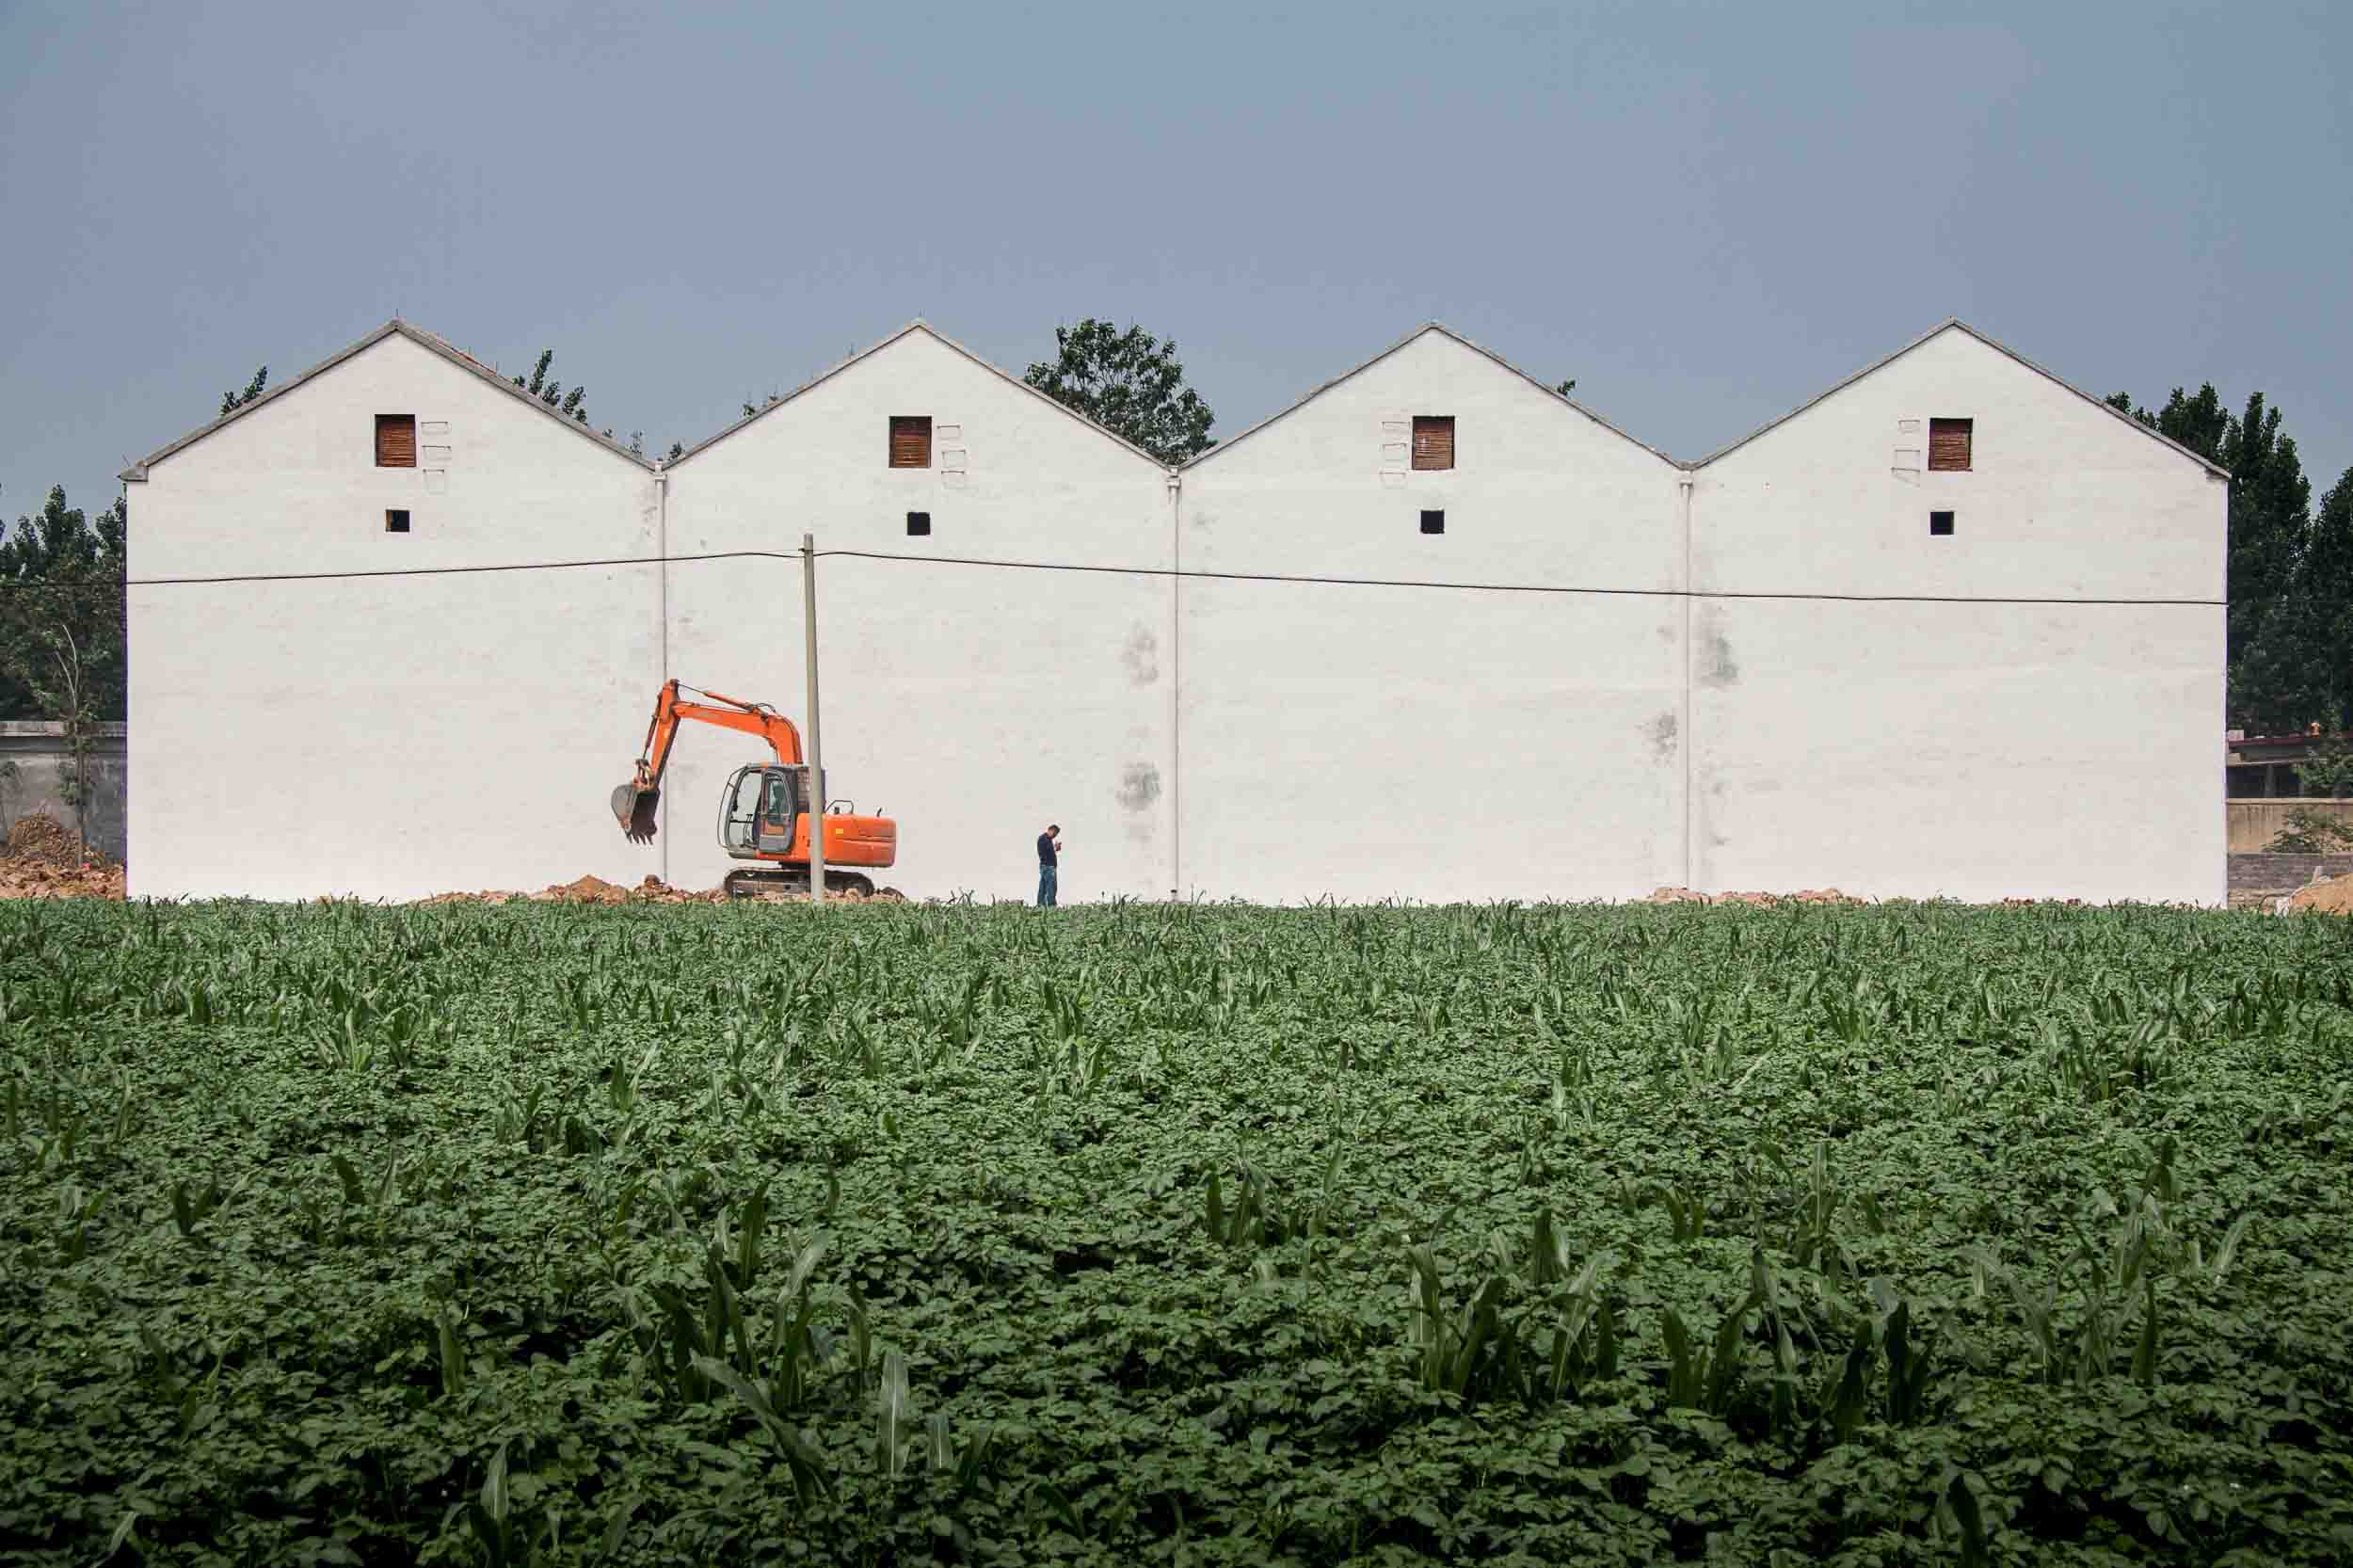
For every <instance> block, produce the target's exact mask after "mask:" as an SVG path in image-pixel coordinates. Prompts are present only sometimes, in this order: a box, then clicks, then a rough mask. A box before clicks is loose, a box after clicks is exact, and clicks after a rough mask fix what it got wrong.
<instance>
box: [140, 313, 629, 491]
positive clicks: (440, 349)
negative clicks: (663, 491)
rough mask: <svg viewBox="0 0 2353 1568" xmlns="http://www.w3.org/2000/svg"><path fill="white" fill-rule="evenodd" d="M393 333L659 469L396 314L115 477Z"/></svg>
mask: <svg viewBox="0 0 2353 1568" xmlns="http://www.w3.org/2000/svg"><path fill="white" fill-rule="evenodd" d="M393 336H399V337H403V338H406V339H408V341H409V342H410V343H413V344H416V345H417V346H418V347H420V348H423V349H426V350H428V351H430V352H432V353H434V354H437V355H439V356H440V357H441V358H442V359H444V360H448V361H449V362H450V363H451V364H453V365H456V367H457V368H458V369H460V370H462V371H465V372H466V373H467V374H469V375H471V376H478V377H480V378H481V379H482V380H484V381H486V382H488V383H489V384H490V385H491V386H493V387H496V388H497V389H498V390H499V391H501V392H504V393H506V394H507V395H508V396H509V397H512V398H515V399H516V400H518V401H519V402H521V403H524V404H527V405H529V406H530V407H531V408H536V409H537V410H538V411H539V412H540V413H542V414H544V415H546V416H547V417H548V418H550V419H552V420H553V421H555V422H556V423H557V424H561V425H563V426H564V427H565V428H566V429H568V430H570V431H572V432H573V433H574V434H576V435H580V436H584V437H585V438H587V439H588V440H591V441H593V442H595V443H596V444H597V445H598V446H600V447H601V448H603V449H604V450H605V451H607V452H609V453H611V454H612V455H613V456H616V457H618V458H620V459H621V460H622V461H623V462H628V463H634V464H636V465H637V466H638V467H639V468H642V469H646V470H648V471H651V470H653V469H654V467H655V464H654V463H653V462H652V461H651V460H650V459H648V458H647V457H645V456H641V455H639V454H637V453H634V452H632V451H631V450H630V449H629V448H628V447H625V446H623V445H622V444H621V443H620V442H618V441H616V440H609V439H607V438H606V437H605V436H603V435H602V434H600V432H598V431H595V430H592V429H590V428H589V427H588V426H587V425H585V424H582V423H581V422H580V421H578V420H573V419H566V418H565V417H564V416H563V415H562V414H560V413H557V412H556V411H555V410H554V409H553V408H550V407H549V406H548V405H546V404H544V403H542V402H540V401H539V400H538V399H537V398H536V397H534V396H532V395H531V393H530V392H526V391H525V390H524V389H522V388H521V387H519V386H517V385H515V383H514V382H512V381H509V380H508V379H507V378H506V377H505V376H501V375H500V374H499V373H498V372H497V371H495V370H492V369H491V368H490V367H489V366H488V365H486V364H484V363H483V362H482V361H481V360H477V359H475V358H474V357H473V356H472V355H471V354H468V353H467V352H465V350H463V349H461V348H458V347H457V346H456V345H455V344H451V343H449V342H448V341H446V340H445V339H442V338H440V337H437V336H436V335H434V334H433V333H431V332H428V331H426V330H425V329H424V328H422V327H417V326H414V325H412V324H410V323H408V322H406V321H403V320H401V319H400V317H398V316H394V317H393V318H392V320H390V321H388V322H386V323H385V324H384V325H383V326H381V327H378V328H376V330H374V331H373V332H370V333H368V334H367V336H365V337H363V338H361V339H360V341H359V342H357V343H354V344H350V345H349V346H347V347H344V348H342V349H339V350H337V351H336V352H335V353H333V354H330V355H328V357H327V358H326V359H324V360H320V361H319V362H318V363H317V364H314V365H312V367H311V368H310V369H308V370H306V371H304V372H303V373H302V374H301V375H299V376H296V377H295V378H294V379H293V380H291V381H286V382H282V383H280V385H278V386H275V387H272V388H271V389H269V391H267V392H264V393H263V394H262V395H261V396H259V397H257V398H255V399H254V400H253V401H252V402H250V403H247V404H244V405H242V406H240V407H238V408H232V409H230V410H229V411H228V412H227V413H225V414H223V415H221V416H220V417H219V418H218V419H216V420H214V421H212V422H211V423H209V424H200V425H198V426H197V427H196V428H195V429H193V430H191V431H189V432H188V433H187V434H186V435H184V436H183V437H181V438H180V439H179V440H176V441H173V442H172V443H171V444H169V445H168V446H165V447H162V448H159V449H158V450H157V451H155V452H153V453H152V454H150V455H149V456H145V457H142V458H140V459H139V460H138V461H137V462H136V463H133V464H132V465H131V466H130V467H129V468H127V469H124V470H123V471H122V472H120V473H119V474H117V475H116V476H115V477H116V478H118V479H120V480H121V481H122V482H123V483H124V484H126V485H143V484H145V483H147V471H148V470H149V469H151V468H152V467H154V466H155V465H156V464H157V463H160V462H162V461H163V460H164V459H165V458H167V457H168V456H172V454H174V453H176V452H180V451H182V450H184V449H185V448H187V447H191V446H194V445H195V444H196V443H197V442H199V441H200V440H203V439H204V438H205V437H207V436H209V435H211V434H212V433H213V432H214V431H216V430H218V429H221V428H222V427H223V426H226V425H231V424H235V423H236V422H237V421H239V420H241V419H243V418H245V416H246V415H248V414H249V413H251V412H252V411H253V410H254V409H256V408H266V407H267V406H268V405H270V404H272V403H275V402H277V401H278V400H279V399H280V398H281V397H283V396H285V395H286V394H287V393H288V392H293V391H294V390H295V389H296V388H297V387H300V386H304V385H307V384H308V383H310V382H312V381H313V380H316V379H317V378H318V377H319V376H324V375H326V374H327V373H328V371H330V370H333V369H334V368H335V367H336V366H337V365H340V364H342V363H343V362H344V360H349V359H352V358H354V357H356V356H358V355H359V354H360V353H362V352H363V351H365V350H367V349H370V348H373V347H375V346H376V344H379V343H382V342H383V341H384V340H385V339H386V338H389V337H393Z"/></svg>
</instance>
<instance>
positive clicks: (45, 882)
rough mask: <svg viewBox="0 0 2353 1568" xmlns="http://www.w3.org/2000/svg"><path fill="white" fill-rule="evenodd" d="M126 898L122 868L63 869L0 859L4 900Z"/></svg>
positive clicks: (38, 862) (0, 894) (37, 862)
mask: <svg viewBox="0 0 2353 1568" xmlns="http://www.w3.org/2000/svg"><path fill="white" fill-rule="evenodd" d="M122 896H123V894H122V868H121V867H120V866H101V865H88V866H76V865H65V866H60V865H58V864H56V862H55V861H51V860H18V859H14V858H9V859H0V898H111V899H119V898H120V897H122Z"/></svg>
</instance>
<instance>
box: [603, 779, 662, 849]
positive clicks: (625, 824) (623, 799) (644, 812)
mask: <svg viewBox="0 0 2353 1568" xmlns="http://www.w3.org/2000/svg"><path fill="white" fill-rule="evenodd" d="M661 804H662V791H661V789H660V788H659V787H658V786H653V785H648V786H643V787H640V786H639V785H636V784H624V785H622V786H620V787H619V788H618V789H616V790H615V791H614V792H613V816H614V818H615V820H616V821H617V822H619V824H621V832H622V834H623V835H624V836H626V837H628V838H631V839H633V840H636V841H637V842H639V843H641V844H642V843H649V842H651V841H652V840H653V827H654V808H656V807H658V806H660V805H661Z"/></svg>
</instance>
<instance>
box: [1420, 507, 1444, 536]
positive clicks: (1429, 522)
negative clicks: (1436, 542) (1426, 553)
mask: <svg viewBox="0 0 2353 1568" xmlns="http://www.w3.org/2000/svg"><path fill="white" fill-rule="evenodd" d="M1421 531H1422V532H1423V533H1425V534H1443V533H1445V532H1446V514H1445V513H1444V512H1424V513H1422V515H1421Z"/></svg>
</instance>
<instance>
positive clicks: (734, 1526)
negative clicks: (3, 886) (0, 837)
mask: <svg viewBox="0 0 2353 1568" xmlns="http://www.w3.org/2000/svg"><path fill="white" fill-rule="evenodd" d="M2349 930H2353V928H2348V926H2347V924H2346V923H2345V922H2343V921H2339V920H2329V919H2326V918H2302V919H2294V920H2278V919H2265V918H2254V917H2243V916H2225V915H2218V914H2197V913H2191V912H2185V911H2170V910H2156V909H2139V910H2082V909H2057V908H2042V909H2031V910H2015V911H1989V910H1972V909H1961V908H1955V907H1944V906H1884V907H1879V908H1871V909H1838V908H1819V907H1783V908H1777V909H1745V908H1716V909H1705V908H1690V907H1684V908H1651V907H1628V908H1607V907H1598V906H1596V907H1581V908H1563V909H1526V908H1514V907H1508V906H1504V907H1489V908H1480V909H1440V910H1427V909H1374V910H1361V909H1317V910H1293V911H1266V910H1253V909H1245V908H1239V907H1234V908H1209V907H1197V908H1188V907H1183V906H1162V905H1139V906H1127V907H1120V906H1110V907H1099V908H1093V909H1065V910H1062V911H1059V912H1055V913H1052V914H1050V915H1042V914H1040V913H1039V912H1036V911H1032V910H1023V909H1012V908H999V909H978V908H966V907H902V908H863V909H840V910H812V909H809V908H808V907H806V906H801V907H791V906H781V907H738V908H719V907H687V908H613V909H568V908H560V907H549V906H544V905H519V906H508V907H501V908H470V907H453V908H440V909H424V910H400V909H380V908H364V907H349V906H328V907H324V908H322V907H308V908H301V907H296V908H279V907H267V906H237V905H231V906H217V907H162V906H154V907H140V906H124V905H121V904H112V905H108V904H97V903H88V904H65V903H50V904H9V905H5V906H0V1563H40V1564H55V1565H58V1568H64V1565H68V1564H71V1565H72V1568H90V1565H92V1564H95V1563H99V1562H101V1561H110V1562H114V1563H121V1564H131V1563H188V1564H195V1563H230V1562H234V1563H257V1564H260V1563H267V1564H307V1563H314V1562H315V1563H355V1562H363V1563H408V1562H416V1561H427V1562H450V1563H491V1564H509V1563H524V1562H531V1563H605V1562H611V1563H679V1564H706V1563H712V1564H718V1563H744V1562H766V1561H808V1562H817V1563H836V1562H839V1563H882V1562H912V1561H933V1560H938V1561H968V1562H990V1563H1032V1562H1047V1561H1087V1562H1096V1563H1106V1564H1110V1563H1121V1564H1125V1563H1141V1562H1166V1563H1172V1564H1174V1563H1190V1564H1212V1563H1252V1564H1257V1563H1340V1562H1365V1563H1406V1562H1462V1561H1474V1560H1475V1561H1479V1562H1481V1563H1492V1564H1516V1563H1620V1562H1623V1563H1646V1562H1655V1561H1661V1560H1694V1561H1705V1562H1733V1563H1792V1564H1794V1563H1812V1562H1836V1563H1842V1564H1863V1563H1912V1562H1920V1563H1928V1562H1935V1563H1962V1564H1974V1563H2024V1562H2052V1563H2059V1562H2066V1563H2123V1562H2167V1563H2214V1564H2223V1563H2243V1564H2250V1565H2251V1564H2270V1563H2315V1564H2316V1563H2344V1562H2346V1561H2348V1560H2353V1091H2349V1090H2348V1066H2353V940H2349V939H2348V931H2349Z"/></svg>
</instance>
